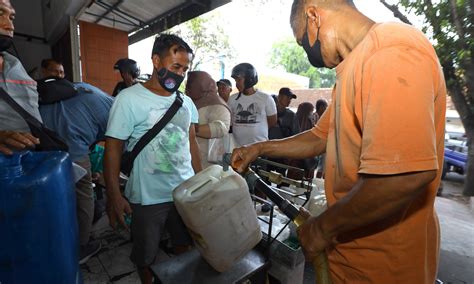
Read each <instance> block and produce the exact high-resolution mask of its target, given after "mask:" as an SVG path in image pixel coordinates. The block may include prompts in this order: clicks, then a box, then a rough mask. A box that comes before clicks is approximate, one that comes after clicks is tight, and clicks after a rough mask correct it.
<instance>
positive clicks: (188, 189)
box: [173, 165, 262, 272]
mask: <svg viewBox="0 0 474 284" xmlns="http://www.w3.org/2000/svg"><path fill="white" fill-rule="evenodd" d="M173 198H174V202H175V205H176V209H177V210H178V212H179V214H180V215H181V218H182V219H183V221H184V223H185V224H186V227H187V228H188V229H189V231H190V233H191V235H192V237H193V239H194V242H195V244H196V246H197V249H198V250H199V252H200V253H201V255H202V257H203V258H204V259H205V260H206V261H207V262H208V263H209V264H210V265H211V266H212V267H213V268H214V269H215V270H217V271H219V272H223V271H225V270H227V269H229V268H230V267H231V266H232V265H233V264H234V262H236V261H237V260H238V259H239V258H241V257H242V256H244V255H245V254H246V253H247V252H249V251H250V250H251V249H252V248H253V247H255V245H256V244H257V243H258V242H259V241H260V239H261V238H262V233H261V231H260V226H259V224H258V220H257V214H256V212H255V209H254V207H253V203H252V200H251V198H250V193H249V189H248V186H247V183H246V182H245V179H244V178H242V177H241V176H240V175H239V174H238V173H236V172H235V171H233V170H232V169H231V168H229V170H228V171H224V170H223V169H222V167H221V166H219V165H212V166H210V167H208V168H206V169H204V170H203V171H201V172H200V173H198V174H196V175H195V176H193V177H191V178H189V179H188V180H186V181H184V182H183V183H182V184H180V185H179V186H178V187H176V188H175V189H174V191H173Z"/></svg>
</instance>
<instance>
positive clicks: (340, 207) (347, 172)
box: [0, 0, 446, 283]
mask: <svg viewBox="0 0 474 284" xmlns="http://www.w3.org/2000/svg"><path fill="white" fill-rule="evenodd" d="M0 8H1V10H2V11H3V13H2V14H1V15H0V33H1V36H0V55H1V56H0V70H1V72H0V76H1V78H0V87H1V88H3V89H4V90H6V91H7V92H8V94H9V95H10V96H11V97H12V98H13V99H14V100H15V101H16V102H17V103H18V104H19V105H20V106H21V107H23V108H24V109H25V110H26V111H27V112H28V113H30V114H31V115H32V116H34V117H35V118H36V119H38V120H39V121H41V122H42V123H43V124H44V125H45V126H46V127H47V128H49V129H51V130H53V131H55V132H56V133H57V134H58V135H59V136H60V137H61V138H62V139H63V140H64V141H65V142H66V144H67V145H68V147H69V154H70V157H71V160H72V161H73V162H74V163H76V164H78V165H79V166H81V167H83V168H84V169H86V171H87V174H86V175H85V176H83V177H82V178H81V179H80V181H79V182H77V184H76V199H77V218H78V224H79V235H80V238H79V239H80V263H84V262H86V261H87V259H88V258H89V257H90V256H92V255H93V254H95V253H97V252H98V251H99V250H100V243H99V242H96V241H92V240H90V231H91V226H92V219H93V212H94V197H93V188H92V183H91V174H92V173H91V164H90V160H89V156H88V154H89V149H90V147H91V146H92V145H94V144H95V143H97V142H98V141H104V140H105V157H104V173H103V175H104V179H105V185H106V193H107V214H108V217H109V221H110V224H111V226H112V227H116V226H117V225H118V224H120V225H121V226H123V227H124V228H127V229H129V230H130V231H131V233H132V235H133V248H132V252H131V260H132V261H133V262H134V264H135V265H136V266H137V271H138V273H139V276H140V279H141V281H142V283H152V278H153V276H152V273H151V271H150V269H149V267H150V265H151V264H152V263H153V262H154V261H155V258H156V256H157V254H158V249H159V247H158V245H159V240H160V237H161V236H162V234H163V231H164V230H167V231H168V232H169V233H170V236H171V240H172V242H173V245H174V250H175V253H177V254H178V253H181V252H184V251H187V250H189V249H190V247H191V246H192V239H191V237H190V235H189V233H188V232H187V229H186V227H185V226H184V224H183V222H182V220H181V218H180V216H179V214H178V213H177V211H176V208H175V207H174V203H173V198H172V191H173V189H174V188H175V187H176V186H178V185H179V184H181V183H182V182H183V181H185V180H186V179H188V178H190V177H191V176H193V175H194V174H196V173H198V172H200V171H201V170H202V169H204V168H206V167H208V166H210V165H212V164H214V163H220V162H221V161H218V160H216V159H215V157H214V158H212V159H211V158H210V153H211V152H213V151H212V150H211V149H210V147H211V145H215V144H216V143H223V142H222V141H223V140H224V138H225V137H226V136H229V137H233V139H232V140H233V141H234V143H235V147H236V149H235V150H234V152H233V155H232V162H233V165H234V166H235V168H236V169H237V170H238V171H240V172H243V171H245V169H246V168H247V166H248V165H249V163H250V162H252V161H253V160H255V159H256V158H257V157H259V156H264V157H268V158H270V159H276V161H279V162H281V163H285V164H288V165H293V166H296V167H299V168H301V169H303V170H304V178H309V179H310V178H313V176H314V174H315V172H316V176H317V177H325V178H326V195H327V199H328V205H329V208H328V210H327V211H325V212H324V213H323V214H322V215H320V216H318V217H311V216H309V215H308V212H306V211H304V210H303V209H302V214H304V215H305V216H307V217H308V220H307V221H306V222H305V223H304V224H303V226H301V227H300V229H299V231H298V234H299V238H300V242H301V244H302V246H303V248H304V250H305V252H306V254H307V256H308V257H309V258H310V259H311V258H312V257H313V256H315V255H318V254H320V253H323V252H325V253H327V254H328V256H329V262H330V272H331V278H332V280H333V281H334V282H336V283H343V282H347V281H349V282H351V283H352V282H354V281H355V282H373V283H379V282H389V283H399V282H407V281H408V282H413V283H415V282H416V283H433V282H434V277H435V275H436V269H437V257H438V248H439V247H438V246H439V242H438V240H439V239H438V223H437V221H436V214H435V212H434V209H433V203H434V196H435V195H436V190H437V185H438V184H439V179H440V170H439V169H440V168H441V166H440V165H441V164H440V163H442V149H443V147H442V144H443V135H442V132H443V129H444V119H443V118H444V116H443V115H444V109H445V96H446V89H445V86H444V80H443V76H442V72H441V69H440V67H439V63H438V60H437V57H436V54H435V53H434V50H433V48H432V46H431V44H430V43H429V42H428V41H427V40H426V39H425V37H424V36H423V34H422V33H421V32H419V31H417V30H415V29H414V28H412V27H409V26H406V25H402V24H393V23H384V24H375V23H374V22H373V21H371V20H370V19H369V18H367V17H366V16H364V15H363V14H361V13H360V12H359V11H357V9H356V8H355V7H354V5H353V3H352V1H349V0H334V1H322V0H311V1H303V0H294V3H293V6H292V10H291V26H292V28H293V31H294V34H295V37H296V40H297V42H298V43H299V44H300V45H302V46H303V48H304V50H305V52H306V54H307V55H308V59H309V61H310V63H311V64H312V65H313V66H315V67H330V68H333V67H335V68H336V70H337V78H338V80H337V82H338V83H337V85H336V86H335V87H334V90H333V99H332V100H333V102H332V104H331V105H329V106H328V103H327V102H326V101H325V100H318V101H317V102H316V103H315V104H313V103H312V102H303V103H301V104H300V105H299V106H298V108H297V112H296V113H295V112H293V111H292V110H290V109H289V105H290V102H291V100H292V99H295V98H296V97H297V96H296V95H295V94H294V92H293V91H292V90H291V89H290V88H288V87H285V86H283V87H282V88H281V89H280V90H279V92H278V95H274V96H271V95H269V94H266V93H264V92H262V91H261V90H259V89H257V88H256V85H257V83H258V74H257V70H256V69H255V67H254V66H253V65H252V64H249V63H240V64H238V65H236V66H235V67H234V68H233V69H232V72H231V77H232V79H233V80H234V83H235V89H236V90H234V89H233V84H232V82H231V81H230V80H228V79H225V78H221V79H219V80H217V81H215V80H214V79H213V78H212V77H211V76H210V75H209V73H207V72H205V71H191V72H187V71H188V69H189V66H190V63H191V61H192V60H193V56H194V53H193V50H192V48H191V47H190V46H189V45H188V44H187V43H186V42H185V41H184V40H183V39H181V38H180V37H178V36H176V35H173V34H161V35H159V36H157V37H156V38H155V41H154V44H153V49H152V54H151V64H152V65H153V74H152V75H151V77H150V79H149V80H148V81H146V82H144V83H139V82H138V80H137V78H138V76H139V74H140V68H139V67H138V65H137V63H136V62H135V61H134V60H132V59H128V58H123V59H119V60H118V61H117V63H116V64H115V65H114V66H113V68H114V69H116V70H119V71H120V74H121V77H122V79H123V81H122V82H119V83H118V84H117V86H116V88H115V89H114V92H113V95H108V94H106V93H105V92H103V91H102V90H100V89H99V88H97V87H95V86H92V85H90V84H87V83H83V82H80V83H73V82H70V81H68V80H67V79H66V78H65V75H64V68H63V66H62V63H61V61H59V60H57V59H45V60H43V61H42V63H41V78H39V79H38V81H35V80H33V79H31V77H30V76H29V75H28V74H27V72H26V71H25V69H24V68H23V66H22V64H21V63H20V61H19V60H18V59H17V58H16V57H15V56H13V55H11V54H10V53H8V52H6V50H7V49H8V48H9V47H10V45H11V42H12V37H13V32H14V26H13V22H12V21H13V17H14V16H13V15H14V14H15V12H14V8H13V7H12V5H11V4H10V2H9V1H8V0H0ZM334 35H337V36H338V38H337V39H334ZM393 62H397V63H396V64H393ZM186 73H187V81H186V84H185V88H184V89H185V92H184V94H183V93H181V92H180V91H179V89H180V86H181V85H182V83H183V82H184V80H185V76H186ZM54 84H59V85H57V86H59V87H60V88H59V87H58V88H59V89H60V90H61V92H59V93H58V92H57V91H56V92H51V88H50V87H49V86H51V85H54ZM36 86H38V89H37V88H36ZM40 86H41V88H40ZM58 88H56V89H54V88H53V89H54V90H59V89H58ZM233 91H234V92H233ZM58 94H60V95H58ZM401 101H403V102H404V104H403V106H400V102H401ZM171 110H173V111H171ZM165 120H166V122H164V121H165ZM159 124H160V128H159V130H158V134H156V133H155V135H154V136H153V137H151V138H150V139H149V140H148V141H147V143H146V144H145V145H142V146H143V147H142V149H141V151H140V152H139V153H138V154H137V155H136V158H135V160H134V161H133V165H132V170H131V172H130V175H129V178H128V181H127V183H126V186H125V190H124V192H122V191H121V188H120V184H119V176H120V170H121V162H122V156H123V153H124V151H132V150H133V149H134V148H135V147H136V146H137V144H141V143H142V142H143V139H142V138H143V137H144V136H145V135H146V134H147V133H148V132H149V131H150V129H154V128H155V126H156V125H159ZM415 137H416V139H415ZM407 140H410V141H412V143H410V147H409V148H408V147H403V146H401V145H406V141H407ZM40 143H42V141H40V140H39V139H38V138H37V137H34V136H33V135H32V134H31V133H30V129H29V127H28V124H27V123H26V122H25V121H24V120H23V118H22V117H21V116H20V115H19V114H18V113H16V111H14V110H13V109H12V108H11V107H9V105H8V104H6V103H5V102H4V101H3V100H0V152H1V153H3V154H6V155H10V154H12V153H13V151H16V150H22V149H34V148H35V145H39V144H40ZM226 150H227V151H228V150H229V149H226ZM132 153H133V151H132ZM324 154H326V157H325V158H323V156H321V155H324ZM324 161H326V162H325V163H324ZM324 164H325V166H324ZM288 174H290V175H291V173H288ZM295 178H302V177H301V176H298V177H295ZM128 217H131V225H130V226H129V224H128V223H127V222H126V221H125V220H126V219H127V218H128ZM387 275H388V276H387ZM355 282H354V283H355Z"/></svg>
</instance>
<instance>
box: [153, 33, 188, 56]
mask: <svg viewBox="0 0 474 284" xmlns="http://www.w3.org/2000/svg"><path fill="white" fill-rule="evenodd" d="M173 46H177V48H176V50H175V51H174V52H176V51H186V52H187V53H189V54H192V55H194V52H193V50H192V49H191V47H189V45H188V44H187V43H186V42H185V41H184V40H183V39H182V38H180V37H179V36H177V35H174V34H168V33H164V34H160V35H159V36H157V37H156V38H155V42H154V43H153V49H152V51H151V56H153V55H154V54H157V55H158V56H159V57H160V58H163V57H165V56H166V55H168V52H169V51H170V48H171V47H173Z"/></svg>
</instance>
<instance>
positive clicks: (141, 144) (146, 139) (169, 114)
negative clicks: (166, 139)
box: [131, 92, 183, 165]
mask: <svg viewBox="0 0 474 284" xmlns="http://www.w3.org/2000/svg"><path fill="white" fill-rule="evenodd" d="M182 105H183V98H182V97H181V95H180V92H176V99H175V100H174V102H173V104H172V105H171V106H170V108H169V109H168V110H167V111H166V113H165V115H163V117H162V118H161V119H160V121H158V122H157V123H156V124H155V125H154V126H153V128H151V129H150V130H148V131H147V133H145V134H144V135H143V136H142V137H141V138H140V140H138V142H137V144H135V146H134V147H133V149H132V151H131V155H132V156H131V163H132V165H133V162H134V161H135V158H136V157H137V156H138V154H140V152H141V151H142V150H143V148H145V146H146V145H147V144H148V143H150V141H151V140H152V139H153V138H155V136H156V135H158V133H160V131H161V130H162V129H163V128H164V127H165V125H166V124H168V122H169V121H170V120H171V119H172V118H173V116H174V115H175V114H176V113H177V112H178V109H179V108H180V107H181V106H182Z"/></svg>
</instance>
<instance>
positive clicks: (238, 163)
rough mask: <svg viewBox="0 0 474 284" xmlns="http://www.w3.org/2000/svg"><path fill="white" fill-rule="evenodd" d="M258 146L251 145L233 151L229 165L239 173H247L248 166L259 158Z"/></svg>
mask: <svg viewBox="0 0 474 284" xmlns="http://www.w3.org/2000/svg"><path fill="white" fill-rule="evenodd" d="M260 149H261V148H260V144H258V143H257V144H252V145H249V146H244V147H240V148H236V149H234V151H233V152H232V157H231V158H230V165H231V166H232V168H233V169H235V170H236V171H237V172H239V173H244V172H245V171H247V168H248V167H249V164H250V163H251V162H253V161H255V159H257V158H258V156H260Z"/></svg>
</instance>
